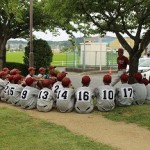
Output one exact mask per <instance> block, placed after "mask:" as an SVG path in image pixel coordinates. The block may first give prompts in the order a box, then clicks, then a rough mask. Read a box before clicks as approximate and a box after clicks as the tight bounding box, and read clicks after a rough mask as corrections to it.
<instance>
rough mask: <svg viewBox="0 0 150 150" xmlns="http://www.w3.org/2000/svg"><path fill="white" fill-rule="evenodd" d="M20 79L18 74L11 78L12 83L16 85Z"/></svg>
mask: <svg viewBox="0 0 150 150" xmlns="http://www.w3.org/2000/svg"><path fill="white" fill-rule="evenodd" d="M21 78H22V77H21V75H19V74H18V75H14V76H13V80H14V83H18V81H19V80H21Z"/></svg>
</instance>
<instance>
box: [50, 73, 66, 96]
mask: <svg viewBox="0 0 150 150" xmlns="http://www.w3.org/2000/svg"><path fill="white" fill-rule="evenodd" d="M63 78H64V74H62V73H58V74H57V82H55V83H54V85H53V87H52V91H53V92H54V93H55V94H56V95H57V92H58V90H59V89H60V88H62V87H63V86H62V83H61V81H62V79H63Z"/></svg>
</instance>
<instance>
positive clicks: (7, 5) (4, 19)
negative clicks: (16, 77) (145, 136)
mask: <svg viewBox="0 0 150 150" xmlns="http://www.w3.org/2000/svg"><path fill="white" fill-rule="evenodd" d="M29 4H30V3H29V0H0V69H1V68H2V67H3V66H4V65H5V62H6V43H7V41H8V40H9V39H10V38H19V37H24V38H28V37H29ZM44 5H45V0H41V1H39V0H33V28H34V30H43V31H44V30H46V29H47V28H49V29H51V30H53V29H54V27H55V26H57V25H56V24H55V22H54V20H53V18H52V17H51V15H47V14H44V13H43V11H44V10H43V9H44ZM53 25H54V26H53Z"/></svg>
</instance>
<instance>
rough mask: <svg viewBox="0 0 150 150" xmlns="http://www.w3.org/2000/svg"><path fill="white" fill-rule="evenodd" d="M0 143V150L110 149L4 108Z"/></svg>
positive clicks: (0, 114)
mask: <svg viewBox="0 0 150 150" xmlns="http://www.w3.org/2000/svg"><path fill="white" fill-rule="evenodd" d="M0 143H1V144H0V149H1V150H19V149H21V150H50V149H51V150H114V149H113V148H111V147H109V146H106V145H103V144H100V143H96V142H94V141H91V140H89V139H88V138H86V137H84V136H79V135H75V134H73V133H71V132H70V131H69V130H67V129H66V128H65V127H62V126H58V125H56V124H53V123H50V122H46V121H43V120H38V119H34V118H32V117H30V116H28V115H26V114H25V113H22V112H18V111H15V110H11V109H8V108H1V109H0Z"/></svg>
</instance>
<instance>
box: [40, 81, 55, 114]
mask: <svg viewBox="0 0 150 150" xmlns="http://www.w3.org/2000/svg"><path fill="white" fill-rule="evenodd" d="M52 84H53V81H52V80H51V79H45V80H43V81H42V85H43V89H42V90H40V91H39V94H38V100H37V109H38V110H39V111H43V112H47V111H50V110H51V109H52V107H53V102H54V99H55V96H54V93H53V91H52V90H51V87H52Z"/></svg>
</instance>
